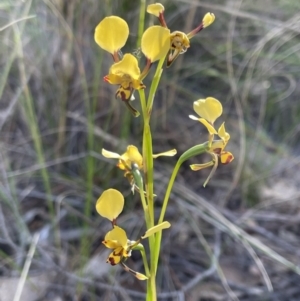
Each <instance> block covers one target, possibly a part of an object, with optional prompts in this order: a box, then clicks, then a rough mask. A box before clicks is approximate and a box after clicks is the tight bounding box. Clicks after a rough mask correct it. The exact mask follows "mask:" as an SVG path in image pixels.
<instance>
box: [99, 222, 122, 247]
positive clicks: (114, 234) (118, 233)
mask: <svg viewBox="0 0 300 301" xmlns="http://www.w3.org/2000/svg"><path fill="white" fill-rule="evenodd" d="M104 240H105V241H109V240H115V241H117V242H119V245H120V246H122V247H123V248H125V249H126V248H127V235H126V232H125V231H124V230H123V229H122V228H120V227H118V226H114V228H113V229H112V230H111V231H109V232H107V233H106V235H105V238H104Z"/></svg>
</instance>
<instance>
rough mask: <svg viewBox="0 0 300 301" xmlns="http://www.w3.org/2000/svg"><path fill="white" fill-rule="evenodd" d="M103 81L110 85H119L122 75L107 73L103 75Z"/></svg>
mask: <svg viewBox="0 0 300 301" xmlns="http://www.w3.org/2000/svg"><path fill="white" fill-rule="evenodd" d="M104 81H105V82H107V83H110V84H111V85H121V83H122V77H121V76H119V75H116V74H108V75H106V76H104Z"/></svg>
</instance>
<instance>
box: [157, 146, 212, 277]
mask: <svg viewBox="0 0 300 301" xmlns="http://www.w3.org/2000/svg"><path fill="white" fill-rule="evenodd" d="M208 149H209V142H205V143H203V144H200V145H196V146H194V147H191V148H190V149H188V150H187V151H185V152H184V153H183V154H182V155H181V156H180V158H179V159H178V161H177V163H176V165H175V167H174V169H173V172H172V175H171V178H170V180H169V183H168V187H167V190H166V194H165V198H164V201H163V205H162V208H161V212H160V216H159V219H158V224H160V223H162V222H163V220H164V216H165V213H166V210H167V205H168V202H169V199H170V195H171V191H172V188H173V185H174V182H175V179H176V176H177V174H178V171H179V169H180V166H181V165H182V163H183V162H185V161H186V160H188V159H189V158H191V157H194V156H196V155H200V154H203V153H205V152H207V151H208ZM161 236H162V231H160V232H158V233H157V234H156V236H155V238H156V239H155V248H154V261H155V273H156V271H157V265H158V257H159V252H160V243H161Z"/></svg>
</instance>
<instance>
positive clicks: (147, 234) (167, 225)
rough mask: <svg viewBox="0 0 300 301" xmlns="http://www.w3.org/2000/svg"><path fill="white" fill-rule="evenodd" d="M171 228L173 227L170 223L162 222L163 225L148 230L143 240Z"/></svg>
mask: <svg viewBox="0 0 300 301" xmlns="http://www.w3.org/2000/svg"><path fill="white" fill-rule="evenodd" d="M170 227H171V224H170V223H169V222H166V221H165V222H162V223H160V224H158V225H156V226H154V227H151V228H150V229H148V230H147V231H146V233H145V234H144V235H143V236H142V239H144V238H147V237H149V236H151V235H153V234H155V233H157V232H159V231H162V230H164V229H167V228H170Z"/></svg>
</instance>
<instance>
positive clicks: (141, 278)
mask: <svg viewBox="0 0 300 301" xmlns="http://www.w3.org/2000/svg"><path fill="white" fill-rule="evenodd" d="M135 277H136V278H137V279H139V280H147V279H148V277H147V276H146V275H144V274H141V273H138V272H135Z"/></svg>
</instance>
